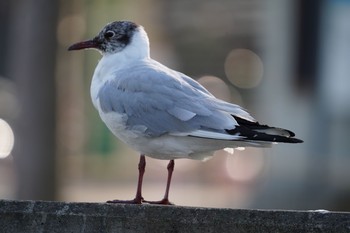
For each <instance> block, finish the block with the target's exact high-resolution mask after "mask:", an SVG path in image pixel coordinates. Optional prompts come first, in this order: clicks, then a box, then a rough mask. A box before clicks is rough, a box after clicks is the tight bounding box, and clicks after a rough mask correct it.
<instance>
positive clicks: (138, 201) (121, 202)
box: [107, 197, 143, 205]
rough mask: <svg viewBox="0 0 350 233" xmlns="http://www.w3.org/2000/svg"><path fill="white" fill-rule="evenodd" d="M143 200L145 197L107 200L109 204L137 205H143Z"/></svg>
mask: <svg viewBox="0 0 350 233" xmlns="http://www.w3.org/2000/svg"><path fill="white" fill-rule="evenodd" d="M142 202H143V197H141V198H138V197H135V198H134V199H132V200H112V201H107V203H109V204H136V205H141V204H142Z"/></svg>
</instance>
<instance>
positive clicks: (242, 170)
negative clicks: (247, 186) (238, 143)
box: [226, 147, 265, 182]
mask: <svg viewBox="0 0 350 233" xmlns="http://www.w3.org/2000/svg"><path fill="white" fill-rule="evenodd" d="M264 167H265V157H264V155H263V153H262V149H259V148H250V147H247V148H245V150H240V149H239V150H236V151H235V153H234V154H233V155H230V156H227V159H226V172H227V174H228V176H229V177H230V178H231V179H232V180H235V181H239V182H250V181H253V180H255V179H256V178H257V177H258V176H259V175H260V174H261V172H262V171H263V169H264Z"/></svg>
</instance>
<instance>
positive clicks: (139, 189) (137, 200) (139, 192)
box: [107, 154, 146, 204]
mask: <svg viewBox="0 0 350 233" xmlns="http://www.w3.org/2000/svg"><path fill="white" fill-rule="evenodd" d="M145 168H146V158H145V155H143V154H141V156H140V161H139V180H138V183H137V191H136V197H135V198H134V199H133V200H126V201H124V200H113V201H107V203H124V204H142V201H143V197H142V180H143V174H144V173H145Z"/></svg>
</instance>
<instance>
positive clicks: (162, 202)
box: [144, 159, 175, 205]
mask: <svg viewBox="0 0 350 233" xmlns="http://www.w3.org/2000/svg"><path fill="white" fill-rule="evenodd" d="M174 165H175V162H174V160H173V159H172V160H170V162H169V164H168V166H167V169H168V179H167V183H166V189H165V194H164V197H163V199H162V200H160V201H144V202H146V203H150V204H158V205H173V204H172V203H171V202H170V201H169V189H170V183H171V177H172V175H173V171H174Z"/></svg>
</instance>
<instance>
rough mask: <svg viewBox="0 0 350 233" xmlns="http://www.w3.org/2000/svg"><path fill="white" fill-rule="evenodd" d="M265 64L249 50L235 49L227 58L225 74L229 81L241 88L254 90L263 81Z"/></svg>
mask: <svg viewBox="0 0 350 233" xmlns="http://www.w3.org/2000/svg"><path fill="white" fill-rule="evenodd" d="M263 72H264V69H263V63H262V61H261V59H260V57H259V56H258V55H256V54H255V53H254V52H252V51H251V50H248V49H234V50H232V51H231V52H230V53H229V54H228V55H227V57H226V60H225V73H226V76H227V78H228V80H229V81H230V82H231V83H232V84H233V85H235V86H237V87H239V88H254V87H256V86H257V85H258V84H259V83H260V82H261V80H262V77H263Z"/></svg>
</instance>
